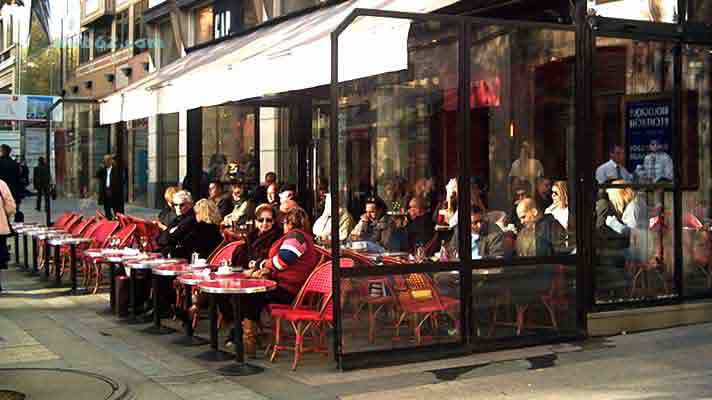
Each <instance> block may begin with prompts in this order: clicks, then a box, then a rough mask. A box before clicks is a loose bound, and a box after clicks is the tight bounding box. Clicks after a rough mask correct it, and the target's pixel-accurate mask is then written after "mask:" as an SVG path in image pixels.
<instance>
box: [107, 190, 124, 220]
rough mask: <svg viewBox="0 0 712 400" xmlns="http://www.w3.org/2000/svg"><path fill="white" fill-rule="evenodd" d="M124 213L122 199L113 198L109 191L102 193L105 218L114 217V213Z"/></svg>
mask: <svg viewBox="0 0 712 400" xmlns="http://www.w3.org/2000/svg"><path fill="white" fill-rule="evenodd" d="M117 212H118V213H122V214H123V213H124V199H114V198H113V197H112V196H111V193H108V192H107V193H106V194H105V195H104V214H105V215H106V218H109V219H114V214H115V213H117Z"/></svg>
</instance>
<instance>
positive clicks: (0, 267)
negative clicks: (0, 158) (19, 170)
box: [0, 180, 17, 292]
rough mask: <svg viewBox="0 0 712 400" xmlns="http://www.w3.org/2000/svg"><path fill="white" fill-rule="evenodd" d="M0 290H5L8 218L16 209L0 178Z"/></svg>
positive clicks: (13, 200) (7, 255)
mask: <svg viewBox="0 0 712 400" xmlns="http://www.w3.org/2000/svg"><path fill="white" fill-rule="evenodd" d="M0 202H1V203H2V205H1V206H2V210H1V211H0V292H2V291H3V289H4V290H7V262H8V261H9V260H10V254H9V253H8V251H7V237H8V236H9V235H10V232H11V230H10V219H11V218H12V216H13V215H14V214H15V211H16V210H17V205H16V204H15V199H14V197H13V196H12V192H11V191H10V188H9V187H8V185H7V184H6V183H5V182H4V181H2V180H0Z"/></svg>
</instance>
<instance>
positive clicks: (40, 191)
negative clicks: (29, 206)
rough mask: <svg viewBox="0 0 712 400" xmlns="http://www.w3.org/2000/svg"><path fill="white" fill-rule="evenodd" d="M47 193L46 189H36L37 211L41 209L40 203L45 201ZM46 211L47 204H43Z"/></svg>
mask: <svg viewBox="0 0 712 400" xmlns="http://www.w3.org/2000/svg"><path fill="white" fill-rule="evenodd" d="M47 193H49V189H47V188H38V189H37V207H35V208H36V209H37V211H40V210H41V209H42V201H43V200H44V199H45V196H47ZM45 203H46V202H45ZM46 209H47V204H45V210H46Z"/></svg>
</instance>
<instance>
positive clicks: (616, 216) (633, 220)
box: [605, 180, 650, 262]
mask: <svg viewBox="0 0 712 400" xmlns="http://www.w3.org/2000/svg"><path fill="white" fill-rule="evenodd" d="M612 183H613V184H614V185H625V184H627V183H628V182H627V181H624V180H617V181H613V182H612ZM606 194H608V200H609V201H610V204H611V206H612V208H613V211H614V213H613V215H609V216H607V217H606V221H605V222H606V226H608V227H609V228H611V229H612V230H613V231H615V232H616V233H618V234H619V235H628V236H629V237H630V247H629V250H628V254H627V258H628V260H629V261H632V262H645V261H647V259H648V235H647V233H648V229H649V225H650V220H649V218H648V206H647V205H646V203H645V199H644V197H643V196H644V195H641V194H638V193H636V192H635V191H634V190H633V189H631V188H629V187H626V188H608V189H606Z"/></svg>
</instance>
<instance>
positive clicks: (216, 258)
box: [208, 240, 245, 267]
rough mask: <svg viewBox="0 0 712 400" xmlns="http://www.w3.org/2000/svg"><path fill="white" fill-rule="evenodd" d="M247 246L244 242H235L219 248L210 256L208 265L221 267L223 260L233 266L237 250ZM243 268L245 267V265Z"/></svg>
mask: <svg viewBox="0 0 712 400" xmlns="http://www.w3.org/2000/svg"><path fill="white" fill-rule="evenodd" d="M244 244H245V242H244V241H242V240H238V241H235V242H230V243H228V244H225V245H222V246H218V248H217V249H215V250H214V251H213V252H212V254H210V256H208V264H209V265H220V263H221V262H222V261H223V260H227V261H228V262H229V263H230V264H232V256H233V254H235V252H236V251H237V249H238V248H239V247H240V246H243V245H244ZM243 267H245V266H244V265H243Z"/></svg>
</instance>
